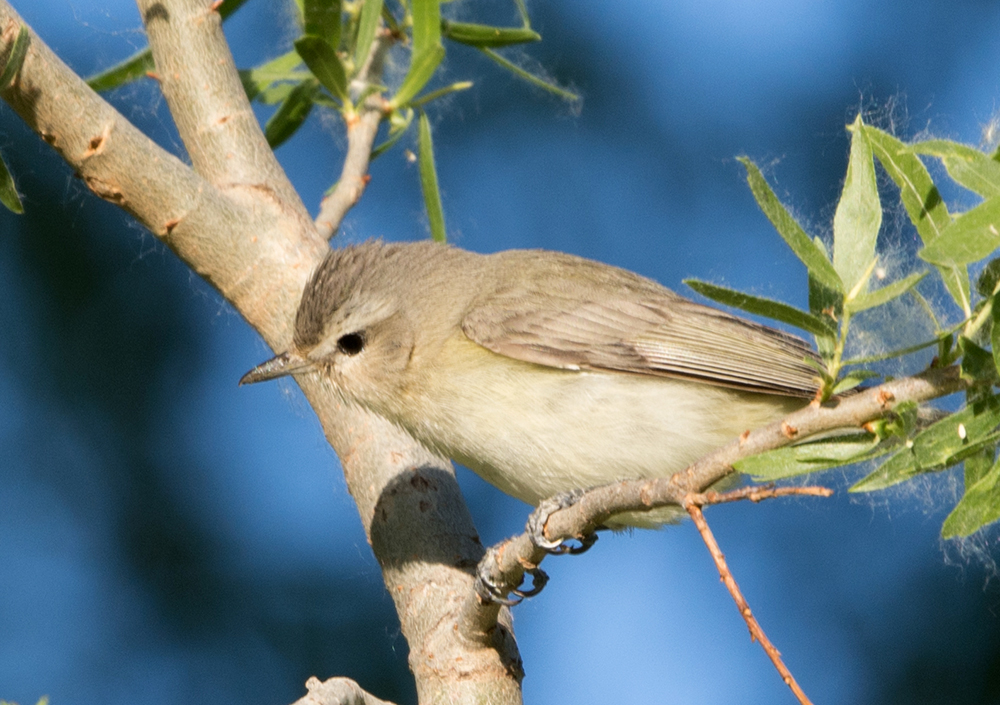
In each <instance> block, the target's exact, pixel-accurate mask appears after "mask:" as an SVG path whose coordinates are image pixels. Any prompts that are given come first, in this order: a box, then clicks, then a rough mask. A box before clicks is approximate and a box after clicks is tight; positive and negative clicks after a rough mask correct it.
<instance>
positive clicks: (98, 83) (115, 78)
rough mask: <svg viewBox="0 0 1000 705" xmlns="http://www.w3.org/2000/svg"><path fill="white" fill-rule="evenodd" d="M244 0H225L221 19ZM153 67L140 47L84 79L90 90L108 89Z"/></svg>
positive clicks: (149, 58) (124, 82)
mask: <svg viewBox="0 0 1000 705" xmlns="http://www.w3.org/2000/svg"><path fill="white" fill-rule="evenodd" d="M246 1H247V0H225V1H224V2H223V3H222V4H221V5H220V6H219V8H218V10H217V11H218V13H219V15H220V16H221V17H222V19H226V18H227V17H229V16H230V15H232V14H233V13H234V12H236V11H237V10H238V9H239V8H240V7H241V6H242V5H243V3H245V2H246ZM154 68H155V66H154V64H153V54H152V52H151V51H150V50H149V49H142V50H141V51H137V52H136V53H135V54H133V55H132V56H130V57H129V58H127V59H125V60H124V61H122V62H120V63H118V64H115V65H114V66H112V67H111V68H109V69H105V70H104V71H101V72H100V73H95V74H94V75H93V76H91V77H90V78H88V79H86V80H87V85H88V86H90V87H91V89H92V90H95V91H98V92H101V91H109V90H111V89H112V88H117V87H118V86H121V85H124V84H126V83H131V82H132V81H134V80H136V79H138V78H142V77H143V76H145V75H146V74H147V73H149V72H150V71H153V69H154Z"/></svg>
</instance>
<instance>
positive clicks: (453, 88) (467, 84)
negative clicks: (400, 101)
mask: <svg viewBox="0 0 1000 705" xmlns="http://www.w3.org/2000/svg"><path fill="white" fill-rule="evenodd" d="M469 88H472V81H456V82H455V83H452V84H451V85H450V86H445V87H444V88H438V89H437V90H436V91H431V92H430V93H424V94H423V95H422V96H420V97H419V98H417V99H416V100H411V101H410V105H411V106H412V107H414V108H419V107H422V106H424V105H427V104H428V103H430V102H432V101H435V100H437V99H438V98H441V97H443V96H446V95H448V94H450V93H456V92H457V91H464V90H468V89H469Z"/></svg>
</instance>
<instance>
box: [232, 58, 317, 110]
mask: <svg viewBox="0 0 1000 705" xmlns="http://www.w3.org/2000/svg"><path fill="white" fill-rule="evenodd" d="M301 64H302V57H301V56H299V53H298V52H297V51H295V50H292V51H290V52H288V53H287V54H283V55H281V56H279V57H278V58H277V59H271V60H270V61H268V62H267V63H264V64H261V65H260V66H258V67H256V68H253V69H245V70H242V71H240V81H241V82H242V83H243V90H244V91H246V94H247V97H248V98H249V99H250V100H254V99H255V98H257V97H258V96H262V94H264V93H266V92H267V91H268V89H270V88H271V86H272V85H273V84H274V83H276V82H278V81H294V82H295V83H301V82H302V81H303V80H304V79H306V78H308V77H309V74H308V73H306V72H305V71H294V70H293V69H295V67H297V66H299V65H301ZM289 90H291V89H290V88H289ZM287 95H288V94H287V92H286V93H285V94H284V95H282V96H281V97H280V98H279V99H278V100H271V101H268V100H263V99H262V102H265V103H267V102H275V103H276V102H279V101H280V100H284V99H285V97H287Z"/></svg>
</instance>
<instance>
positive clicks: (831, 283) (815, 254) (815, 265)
mask: <svg viewBox="0 0 1000 705" xmlns="http://www.w3.org/2000/svg"><path fill="white" fill-rule="evenodd" d="M737 159H738V160H739V161H740V163H742V164H743V166H744V167H746V170H747V183H748V184H750V190H751V191H752V192H753V195H754V198H756V199H757V205H758V206H760V209H761V210H762V211H764V215H766V216H767V219H768V220H770V221H771V224H772V225H773V226H774V228H775V230H777V231H778V234H779V235H781V237H782V238H783V239H784V241H785V242H786V243H788V246H789V247H790V248H792V252H794V253H795V256H796V257H798V258H799V259H800V260H801V261H802V264H804V265H805V266H806V268H807V269H808V270H809V273H810V274H811V275H812V276H814V277H815V278H816V279H817V280H818V281H819V283H820V284H822V285H823V286H825V287H826V288H827V289H831V290H833V291H835V292H838V293H841V294H842V293H844V292H845V289H844V284H843V282H842V281H841V279H840V275H839V274H837V270H836V269H834V267H833V264H831V262H830V260H829V258H827V256H826V253H825V252H824V251H823V250H822V249H821V248H819V247H817V246H816V243H814V242H813V241H812V240H810V239H809V236H808V235H806V233H805V231H804V230H803V229H802V226H800V225H799V224H798V223H797V222H795V218H793V217H792V214H791V213H789V212H788V211H787V210H786V209H785V207H784V206H783V205H781V202H780V201H779V200H778V197H777V196H775V195H774V191H772V190H771V187H770V186H769V185H768V183H767V180H766V179H765V178H764V175H763V174H761V173H760V169H758V168H757V165H756V164H754V163H753V162H752V161H750V159H749V158H748V157H737ZM866 264H867V263H866Z"/></svg>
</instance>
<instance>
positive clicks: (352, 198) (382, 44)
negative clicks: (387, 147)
mask: <svg viewBox="0 0 1000 705" xmlns="http://www.w3.org/2000/svg"><path fill="white" fill-rule="evenodd" d="M394 41H395V37H394V36H393V35H392V33H391V32H390V31H388V30H386V29H385V28H380V30H379V34H378V37H376V39H375V41H374V42H373V43H372V49H371V52H370V53H369V55H368V60H367V62H366V64H365V66H364V67H363V68H362V70H361V74H360V76H359V77H358V79H357V80H356V81H354V83H355V84H356V85H353V86H352V93H353V94H354V95H360V94H361V93H363V92H364V91H365V90H366V89H367V88H368V87H369V86H371V85H373V84H377V83H379V82H380V81H381V80H382V66H383V64H384V62H385V56H386V54H387V53H388V51H389V48H390V47H391V46H392V44H393V42H394ZM384 117H385V98H383V97H382V94H381V93H374V94H372V95H370V96H368V98H366V99H365V101H364V103H363V104H362V105H361V111H360V112H359V113H358V116H357V118H356V119H355V120H354V121H353V122H349V123H348V125H347V155H346V156H345V157H344V168H343V169H342V170H341V172H340V179H339V180H338V181H337V185H336V186H335V187H334V189H333V192H332V193H331V194H330V195H329V196H327V197H326V198H324V199H323V201H322V203H321V204H320V210H319V215H318V216H316V228H317V230H319V234H320V236H321V237H324V238H326V239H327V240H329V239H330V238H331V237H333V236H334V235H335V234H336V232H337V229H338V228H339V227H340V223H341V222H342V221H343V220H344V216H345V215H347V211H349V210H350V209H351V208H353V207H354V206H355V205H356V204H357V202H358V201H360V200H361V196H362V195H363V194H364V192H365V187H366V186H367V185H368V181H369V179H370V177H369V176H368V164H369V162H370V161H371V154H372V145H373V144H375V136H376V135H377V134H378V128H379V125H381V124H382V119H383V118H384Z"/></svg>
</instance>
